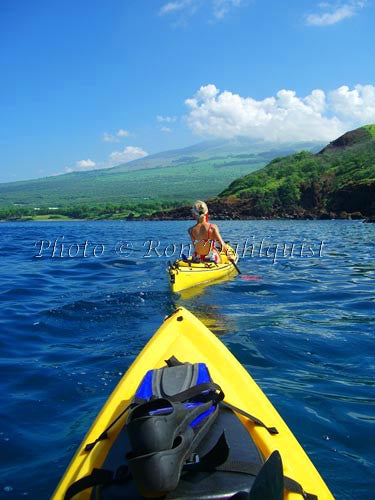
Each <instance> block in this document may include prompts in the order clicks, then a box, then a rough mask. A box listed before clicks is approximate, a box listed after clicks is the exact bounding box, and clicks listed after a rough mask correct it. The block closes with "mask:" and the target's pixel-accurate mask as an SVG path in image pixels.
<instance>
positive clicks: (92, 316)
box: [0, 221, 375, 500]
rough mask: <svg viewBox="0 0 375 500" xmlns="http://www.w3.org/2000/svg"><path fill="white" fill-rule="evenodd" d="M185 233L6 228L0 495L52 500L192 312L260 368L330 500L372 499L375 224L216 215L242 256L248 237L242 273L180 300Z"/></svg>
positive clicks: (180, 228)
mask: <svg viewBox="0 0 375 500" xmlns="http://www.w3.org/2000/svg"><path fill="white" fill-rule="evenodd" d="M189 225H190V223H189V222H138V221H137V222H130V221H129V222H123V221H119V222H106V221H100V222H63V223H62V222H45V223H43V222H40V223H37V222H31V223H2V224H0V259H1V261H0V262H1V274H0V300H1V312H0V331H1V336H0V346H1V358H0V371H1V372H0V388H1V395H2V398H1V401H2V403H1V408H0V415H1V423H0V446H1V449H0V466H1V467H0V471H1V472H0V497H4V498H5V497H9V498H12V499H14V498H23V497H25V496H27V497H28V498H32V499H47V498H49V497H50V495H51V494H52V492H53V490H54V488H55V486H56V484H57V482H58V480H59V478H60V477H61V475H62V474H63V472H64V470H65V468H66V466H67V464H68V462H69V461H70V459H71V457H72V455H73V453H74V451H75V449H76V448H77V446H78V445H79V443H80V442H81V440H82V438H83V436H84V434H85V433H86V431H87V429H88V427H89V426H90V424H91V422H92V421H93V419H94V417H95V416H96V414H97V413H98V411H99V410H100V408H101V406H102V405H103V403H104V402H105V400H106V399H107V397H108V396H109V394H110V393H111V391H112V390H113V388H114V387H115V385H116V383H117V382H118V381H119V379H120V378H121V376H122V374H123V373H124V372H125V371H126V369H127V368H128V366H129V365H130V363H131V362H132V361H133V359H134V357H135V356H136V355H137V353H138V352H139V351H140V349H141V348H142V347H143V346H144V344H145V343H146V341H147V340H148V339H149V338H150V337H151V335H152V334H153V333H154V331H155V330H156V329H157V327H158V326H159V325H160V323H161V322H162V320H163V318H164V317H165V315H166V314H168V313H170V312H171V311H172V310H173V309H174V308H175V307H176V306H178V305H183V306H185V307H187V308H188V309H190V310H191V311H192V312H193V313H195V314H196V315H197V316H198V317H199V318H200V319H201V320H202V321H203V322H204V323H205V324H206V325H207V326H209V327H210V328H211V329H212V330H213V331H214V332H215V333H216V334H217V335H219V336H220V338H221V339H222V341H223V342H224V343H225V344H226V345H227V346H228V347H229V348H230V350H231V351H232V352H233V353H234V355H235V356H236V357H237V358H238V359H239V360H240V362H241V363H243V364H244V366H245V367H246V368H247V369H248V371H249V372H250V373H251V374H252V376H253V377H254V378H255V380H256V381H257V382H258V383H259V385H260V386H261V387H262V389H263V390H264V392H265V393H266V394H267V396H268V397H269V398H270V400H271V401H272V402H273V404H274V405H275V406H276V408H277V409H278V411H279V412H280V414H281V415H282V417H283V418H284V419H285V421H286V422H287V424H288V425H289V427H290V428H291V429H292V431H293V432H294V433H295V435H296V437H297V439H298V440H299V441H300V443H301V444H302V446H303V447H304V448H305V450H306V451H307V453H308V454H309V456H310V457H311V459H312V461H313V462H314V464H315V465H316V467H317V468H318V470H319V471H320V473H321V475H322V476H323V478H324V479H325V481H326V482H327V484H328V486H329V487H330V489H331V490H332V492H333V494H334V495H335V497H336V498H337V499H348V500H349V499H370V498H374V491H375V473H374V471H375V439H374V436H375V406H374V403H375V391H374V389H375V388H374V380H375V360H374V354H375V349H374V330H375V328H374V327H375V286H374V285H375V262H374V241H375V225H374V224H362V223H361V222H359V221H358V222H357V221H353V222H352V221H297V222H296V221H236V222H229V221H226V222H220V223H219V225H220V228H221V231H222V233H223V235H224V237H225V239H227V240H230V241H231V242H232V243H236V242H238V243H239V251H240V254H241V253H243V252H244V245H245V243H246V239H248V241H247V247H248V249H247V252H246V255H245V256H244V257H243V258H241V259H240V261H239V266H240V268H241V270H242V273H243V274H242V276H237V277H235V278H233V279H231V280H229V281H228V280H227V281H223V282H220V283H218V284H215V285H213V286H208V287H205V288H199V289H197V290H196V291H195V292H191V293H185V294H182V295H181V296H180V295H177V294H172V293H171V291H170V289H169V285H168V281H167V275H166V272H165V269H166V265H167V262H168V260H173V259H174V256H171V253H172V251H173V245H172V244H173V243H174V244H175V245H176V247H177V248H176V255H177V253H178V252H179V250H180V247H179V245H180V243H186V244H187V243H188V238H187V237H186V229H187V227H189ZM56 239H57V241H56V244H55V249H53V246H54V241H55V240H56ZM41 240H44V243H41ZM149 240H154V241H156V240H160V241H161V243H160V245H159V247H158V248H157V251H158V252H159V253H163V252H164V253H165V254H167V256H166V255H162V256H160V257H159V256H157V255H156V253H155V252H154V251H153V250H152V251H151V252H149V251H148V250H149V245H150V242H149ZM262 240H263V244H262ZM322 241H323V246H322V244H321V242H322ZM85 242H87V243H86V245H85V247H84V243H85ZM49 243H50V246H49V248H47V247H48V244H49ZM293 243H294V247H293V252H292V244H293ZM34 244H35V246H34ZM152 244H153V245H155V243H152ZM251 244H253V252H252V256H251ZM271 244H272V245H271ZM276 244H279V247H278V253H277V255H276V259H275V258H274V257H273V255H274V252H275V245H276ZM284 244H285V245H286V246H285V247H283V245H284ZM41 245H43V249H42V250H40V246H41ZM77 245H79V247H77ZM95 245H96V247H95ZM270 245H271V246H270ZM302 245H303V247H302ZM131 246H132V251H130V247H131ZM260 246H262V248H260ZM267 249H268V257H267V255H266V254H267ZM69 251H70V255H71V256H70V257H69ZM94 251H95V254H96V256H95V255H94ZM283 251H284V254H285V256H284V255H283ZM77 252H78V254H77V256H74V255H75V254H76V253H77ZM84 253H85V255H86V256H83V254H84ZM185 253H186V249H185ZM291 253H292V254H293V255H292V256H291ZM313 253H314V255H313ZM38 254H39V255H41V257H35V256H36V255H38ZM147 255H149V256H147ZM254 277H256V278H258V279H254ZM254 413H255V414H256V410H254Z"/></svg>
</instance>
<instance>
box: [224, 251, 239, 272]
mask: <svg viewBox="0 0 375 500" xmlns="http://www.w3.org/2000/svg"><path fill="white" fill-rule="evenodd" d="M227 257H228V260H229V261H230V262H231V263H232V264H233V265H234V267H235V269H236V271H237V272H238V274H242V273H241V271H240V269H239V267H238V266H237V264H236V263H235V261H234V260H233V259H231V258H230V257H229V255H227Z"/></svg>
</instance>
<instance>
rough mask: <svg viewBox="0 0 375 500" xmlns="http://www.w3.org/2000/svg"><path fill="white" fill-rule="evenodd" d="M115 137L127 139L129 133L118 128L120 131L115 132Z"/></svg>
mask: <svg viewBox="0 0 375 500" xmlns="http://www.w3.org/2000/svg"><path fill="white" fill-rule="evenodd" d="M116 135H117V137H129V135H130V132H129V131H128V130H125V129H123V128H120V130H118V131H117V133H116Z"/></svg>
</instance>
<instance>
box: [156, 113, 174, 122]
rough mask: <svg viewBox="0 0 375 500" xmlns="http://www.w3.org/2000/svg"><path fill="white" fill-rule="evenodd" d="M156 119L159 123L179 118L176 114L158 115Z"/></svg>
mask: <svg viewBox="0 0 375 500" xmlns="http://www.w3.org/2000/svg"><path fill="white" fill-rule="evenodd" d="M156 120H157V121H158V122H159V123H163V122H166V123H175V121H176V120H177V118H176V117H175V116H161V115H157V117H156Z"/></svg>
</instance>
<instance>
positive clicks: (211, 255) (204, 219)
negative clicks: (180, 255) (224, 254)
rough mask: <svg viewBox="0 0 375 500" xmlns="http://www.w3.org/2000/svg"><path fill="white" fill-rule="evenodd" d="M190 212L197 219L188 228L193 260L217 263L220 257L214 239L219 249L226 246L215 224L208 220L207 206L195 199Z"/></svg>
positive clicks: (222, 249)
mask: <svg viewBox="0 0 375 500" xmlns="http://www.w3.org/2000/svg"><path fill="white" fill-rule="evenodd" d="M192 213H193V216H194V218H195V219H196V220H197V223H196V224H195V226H193V227H191V228H190V229H189V235H190V238H191V241H192V242H193V245H194V254H193V260H194V261H195V262H204V261H212V262H216V263H217V264H219V263H220V262H221V258H220V255H219V252H218V250H217V249H216V247H215V241H218V242H219V244H220V246H221V251H224V250H225V248H226V245H225V242H224V241H223V238H222V237H221V235H220V232H219V228H218V227H217V225H216V224H211V223H209V222H208V208H207V205H206V204H205V202H204V201H200V200H198V201H196V202H195V203H194V205H193V207H192Z"/></svg>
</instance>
